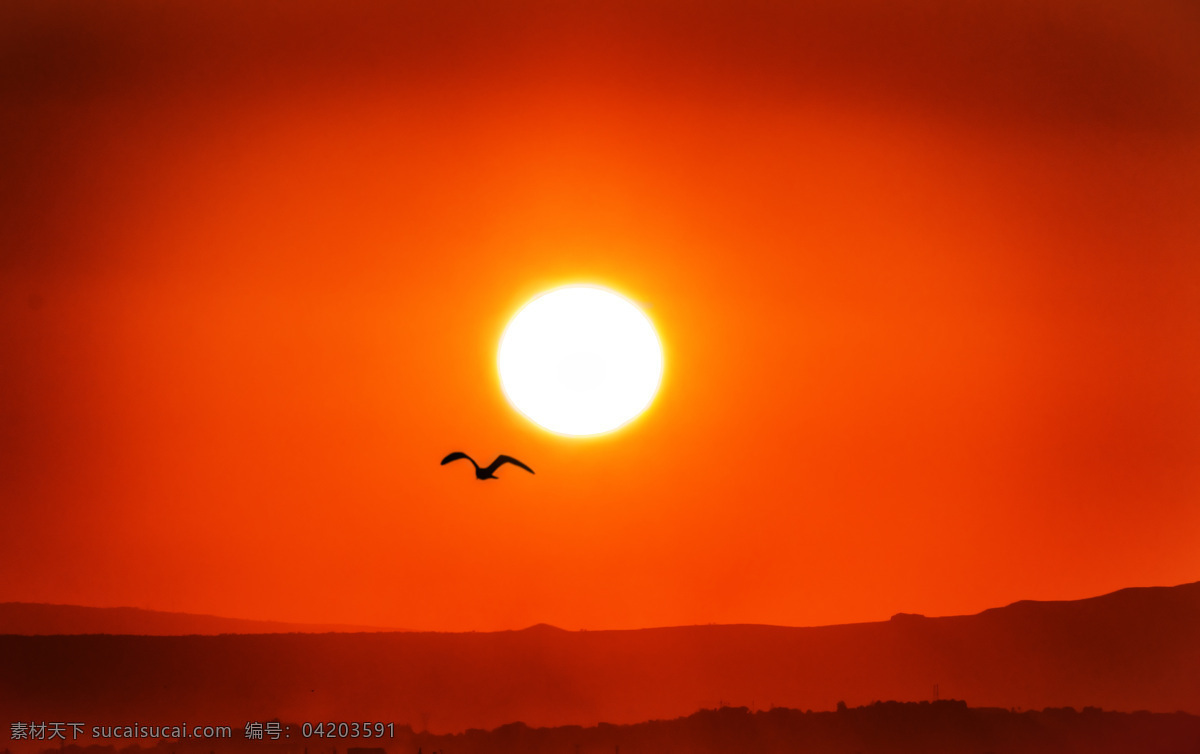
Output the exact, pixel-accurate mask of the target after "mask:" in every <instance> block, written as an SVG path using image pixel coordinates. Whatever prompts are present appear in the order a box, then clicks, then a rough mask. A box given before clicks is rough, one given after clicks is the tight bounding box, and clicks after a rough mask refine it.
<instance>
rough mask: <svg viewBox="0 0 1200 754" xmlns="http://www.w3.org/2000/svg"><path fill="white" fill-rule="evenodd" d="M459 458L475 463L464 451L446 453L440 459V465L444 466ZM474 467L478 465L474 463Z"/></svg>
mask: <svg viewBox="0 0 1200 754" xmlns="http://www.w3.org/2000/svg"><path fill="white" fill-rule="evenodd" d="M460 458H465V459H467V460H468V461H470V462H471V463H473V464H474V463H475V460H474V459H473V458H471V456H469V455H467V454H466V453H451V454H450V455H448V456H446V457H445V458H443V459H442V465H443V466H445V465H446V464H448V463H450V462H451V461H457V460H458V459H460ZM475 468H479V465H478V464H475Z"/></svg>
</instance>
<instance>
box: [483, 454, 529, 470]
mask: <svg viewBox="0 0 1200 754" xmlns="http://www.w3.org/2000/svg"><path fill="white" fill-rule="evenodd" d="M506 463H511V464H512V465H513V466H520V467H521V468H523V469H525V470H526V471H528V472H529V473H530V474H532V473H533V469H531V468H529V467H528V466H526V465H525V464H523V463H521V462H520V461H518V460H517V459H515V458H513V457H512V456H496V460H494V461H492V465H491V466H489V467H488V471H495V470H496V469H498V468H500V467H501V466H503V465H504V464H506Z"/></svg>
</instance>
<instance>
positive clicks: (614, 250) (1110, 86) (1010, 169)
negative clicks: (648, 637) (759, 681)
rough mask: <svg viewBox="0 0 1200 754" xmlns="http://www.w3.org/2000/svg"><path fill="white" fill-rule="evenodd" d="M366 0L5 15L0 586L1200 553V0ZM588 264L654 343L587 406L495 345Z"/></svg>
mask: <svg viewBox="0 0 1200 754" xmlns="http://www.w3.org/2000/svg"><path fill="white" fill-rule="evenodd" d="M353 5H354V6H355V7H354V8H348V7H345V6H346V4H336V3H333V2H307V3H293V2H282V0H280V1H279V2H274V3H257V4H254V7H253V9H252V10H251V9H248V8H247V7H245V6H244V4H241V3H233V2H200V0H194V1H192V2H185V3H179V4H170V5H163V4H161V3H157V2H149V1H145V2H131V1H130V2H116V3H105V4H99V5H97V4H86V3H79V4H62V3H56V4H45V3H41V2H34V1H33V0H29V1H27V2H26V1H24V0H22V1H21V2H17V3H8V4H6V5H5V7H4V8H3V10H2V11H0V14H2V16H3V18H2V19H0V59H2V63H0V111H2V112H3V116H2V117H0V343H2V344H3V358H2V359H0V601H5V600H21V601H45V602H65V603H77V604H84V605H99V606H114V605H132V606H140V607H147V608H155V609H162V610H179V611H189V612H204V613H216V614H222V615H229V616H236V617H245V618H263V619H277V620H294V621H308V622H323V623H329V622H339V623H357V624H378V625H391V626H402V627H409V628H419V629H438V630H442V629H445V630H469V629H479V630H486V629H499V628H513V627H522V626H526V625H529V624H532V623H536V622H547V623H553V624H555V625H559V626H562V627H565V628H580V627H582V628H614V627H642V626H656V625H672V624H691V623H707V622H719V623H730V622H755V623H758V622H761V623H776V624H792V625H808V624H821V623H836V622H850V621H860V620H879V619H886V618H887V617H888V616H889V615H891V614H892V613H894V612H898V611H901V610H903V611H908V612H922V613H927V614H952V613H963V612H974V611H978V610H980V609H983V608H986V607H990V606H994V605H999V604H1004V603H1007V602H1011V601H1014V600H1017V599H1022V598H1034V599H1054V598H1075V597H1083V596H1089V595H1093V594H1099V593H1102V592H1106V591H1110V590H1113V589H1116V588H1120V587H1124V586H1130V585H1149V584H1174V583H1180V582H1185V581H1194V580H1196V579H1197V578H1200V546H1198V544H1200V505H1198V504H1197V500H1198V496H1200V463H1197V458H1198V455H1197V454H1198V453H1200V350H1198V347H1197V343H1200V243H1198V242H1200V212H1197V207H1200V47H1197V46H1196V45H1195V44H1194V40H1195V39H1197V38H1200V13H1198V12H1197V11H1196V10H1195V9H1194V8H1192V7H1191V6H1189V5H1188V4H1186V3H1156V4H1131V3H1127V2H1123V1H1117V0H1112V1H1111V2H1103V3H1095V2H1083V1H1082V0H1079V1H1077V2H1076V1H1066V0H1064V1H1059V2H1049V3H1012V2H1001V1H1000V0H995V2H989V3H984V4H977V3H971V4H965V5H964V4H963V3H959V2H952V1H951V0H944V1H942V2H932V1H930V0H921V2H918V3H916V4H906V7H905V8H904V9H900V8H895V7H892V4H890V3H884V2H881V1H878V0H875V1H868V0H855V1H854V2H850V3H846V2H840V1H837V2H835V1H834V0H816V1H814V2H798V3H790V2H789V3H782V2H780V3H771V2H750V3H745V2H736V3H735V2H716V3H704V4H698V3H692V2H683V1H682V0H680V1H679V2H652V3H635V2H631V1H630V2H605V3H600V2H594V3H593V2H585V3H581V4H574V3H570V4H568V3H556V2H524V3H513V2H503V3H501V2H493V3H482V4H480V3H473V2H472V3H467V2H457V1H452V2H411V3H399V4H398V3H384V2H378V3H362V4H353ZM1134 5H1137V6H1138V7H1136V8H1135V7H1133V6H1134ZM567 282H591V283H599V284H603V285H607V286H610V287H612V288H614V289H616V290H618V291H620V292H621V293H623V294H625V295H627V296H628V297H630V298H631V299H633V300H635V301H638V302H640V303H642V305H643V306H644V307H645V310H646V312H647V314H648V315H649V316H650V317H651V318H652V319H653V321H654V323H655V325H656V327H657V328H658V330H659V333H660V335H661V337H662V339H663V342H664V346H665V349H666V373H665V377H664V383H663V386H662V389H661V392H660V393H659V397H658V399H657V401H656V402H655V404H654V405H653V407H652V408H651V410H650V411H648V412H647V413H646V414H644V415H643V416H642V417H641V418H640V419H638V420H637V421H636V422H634V423H633V424H631V425H629V426H628V427H626V428H625V429H623V430H621V431H619V432H616V433H614V434H611V435H607V436H603V437H600V438H593V439H565V438H561V437H558V436H554V435H551V434H548V433H546V432H544V431H542V430H540V429H538V428H537V427H535V426H533V425H532V424H530V423H528V422H527V421H526V420H525V419H523V418H522V417H521V416H520V415H519V414H517V413H516V412H515V411H514V410H513V409H512V408H510V407H509V405H508V404H507V403H506V401H505V399H504V397H503V394H502V392H501V390H500V386H499V383H498V379H497V375H496V370H495V351H496V347H497V344H498V340H499V336H500V333H501V332H502V330H503V327H504V325H505V323H506V321H507V319H508V317H510V316H511V315H512V314H513V313H514V312H515V311H516V310H517V309H518V308H519V307H520V306H521V305H522V304H523V303H525V302H526V301H527V300H528V299H529V298H531V297H532V296H534V295H535V294H537V293H539V292H541V291H543V290H546V289H548V288H551V287H553V286H556V285H559V284H562V283H567ZM451 450H464V451H466V452H468V453H471V454H473V455H475V456H476V457H477V458H478V457H482V458H485V459H490V458H491V457H492V456H494V455H495V454H496V453H510V454H512V455H515V456H517V457H518V458H521V459H522V460H525V461H526V462H527V463H529V464H530V465H531V466H533V467H534V468H535V469H536V470H537V475H536V476H535V477H530V476H528V475H526V474H524V473H523V472H514V471H512V470H510V471H509V473H507V474H503V473H502V476H504V478H503V480H502V481H500V482H489V483H486V484H481V483H478V482H476V481H475V480H474V479H472V478H471V477H470V473H469V469H465V468H461V467H457V466H451V467H448V468H441V467H439V466H438V463H437V462H438V460H439V459H440V458H441V457H442V456H443V455H444V454H445V453H447V452H449V451H451Z"/></svg>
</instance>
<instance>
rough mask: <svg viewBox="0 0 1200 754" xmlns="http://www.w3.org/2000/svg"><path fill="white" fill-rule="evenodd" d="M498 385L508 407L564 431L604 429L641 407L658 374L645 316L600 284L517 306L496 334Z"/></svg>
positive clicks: (657, 354)
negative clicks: (498, 338) (506, 322)
mask: <svg viewBox="0 0 1200 754" xmlns="http://www.w3.org/2000/svg"><path fill="white" fill-rule="evenodd" d="M498 365H499V368H500V384H501V386H502V387H503V388H504V394H505V395H506V396H507V397H508V400H509V401H510V402H511V403H512V404H513V406H514V407H515V408H516V409H517V410H518V411H520V412H521V413H522V414H524V415H525V416H527V417H528V418H529V419H531V420H533V421H534V422H535V423H537V424H539V425H541V426H542V427H545V428H546V429H548V430H550V431H551V432H557V433H559V434H563V435H595V434H600V433H602V432H609V431H611V430H614V429H617V428H618V427H620V426H622V425H624V424H626V423H627V422H629V421H631V420H632V419H634V418H635V417H636V416H637V415H638V414H640V413H642V411H644V410H645V409H646V408H647V407H648V406H649V405H650V402H651V401H652V400H654V395H655V393H657V392H658V385H659V382H660V381H661V380H662V369H663V354H662V345H661V344H660V343H659V340H658V335H657V334H656V333H655V331H654V326H653V325H652V324H651V323H650V320H649V318H647V317H646V315H645V314H643V313H642V310H641V309H639V308H638V307H637V306H635V305H634V304H633V303H632V302H631V301H629V300H628V299H626V298H624V297H623V296H620V295H618V294H616V293H613V292H612V291H610V290H607V289H604V288H598V287H593V286H568V287H565V288H556V289H555V290H552V291H550V292H548V293H545V294H542V295H541V296H539V297H537V298H535V299H534V300H533V301H531V302H529V303H528V304H526V305H525V307H524V308H522V309H521V311H519V312H517V314H516V316H514V317H513V318H512V321H510V322H509V323H508V327H507V328H506V329H505V330H504V336H503V337H502V338H501V339H500V353H499V356H498Z"/></svg>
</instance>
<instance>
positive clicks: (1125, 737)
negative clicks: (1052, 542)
mask: <svg viewBox="0 0 1200 754" xmlns="http://www.w3.org/2000/svg"><path fill="white" fill-rule="evenodd" d="M288 727H289V729H290V730H291V731H292V738H291V739H289V740H286V741H282V740H281V741H278V742H276V741H249V740H246V739H245V737H244V732H243V731H241V730H236V729H235V731H234V738H233V739H232V740H231V741H228V742H215V741H205V742H201V741H196V742H180V741H165V742H161V743H159V744H158V745H157V746H154V747H152V748H138V747H136V746H130V747H126V748H123V749H116V748H114V747H112V746H104V747H102V746H97V745H91V746H86V747H80V746H77V745H68V746H65V747H63V748H59V747H54V748H44V749H41V751H44V752H45V754H50V753H51V752H57V753H58V754H101V753H102V752H108V753H112V752H127V753H128V754H133V752H142V753H143V754H166V753H167V752H175V753H176V754H201V753H203V752H247V753H249V752H255V753H256V754H292V753H293V752H295V753H297V754H299V753H300V752H308V754H332V752H338V753H339V754H368V753H370V754H379V752H387V753H388V754H394V753H397V752H405V753H411V754H416V753H417V752H422V753H423V754H435V753H436V754H484V753H485V752H486V753H487V754H600V753H601V752H612V753H613V754H642V753H646V754H649V753H651V752H654V753H656V754H668V753H671V752H679V753H681V754H682V753H683V752H696V753H702V754H707V753H710V752H711V753H712V754H717V753H718V752H719V753H721V754H726V753H730V754H732V753H733V752H738V753H741V752H751V753H753V754H773V753H775V752H780V753H782V752H788V754H795V753H797V752H808V753H810V754H835V753H836V754H852V753H854V752H860V753H861V754H874V753H889V754H890V753H896V754H900V753H905V754H907V753H908V752H912V753H913V754H916V753H917V752H920V753H922V754H933V753H937V754H942V753H944V754H959V753H962V754H967V753H968V752H970V753H972V754H983V753H984V752H993V753H994V754H1034V753H1037V754H1041V753H1043V752H1045V753H1046V754H1049V753H1051V752H1053V753H1055V754H1071V753H1074V752H1079V753H1081V754H1082V753H1083V752H1087V753H1089V754H1110V753H1111V754H1117V753H1118V752H1119V753H1121V754H1125V753H1129V754H1197V753H1200V717H1197V716H1195V715H1190V714H1185V713H1182V712H1178V713H1150V712H1132V713H1127V712H1106V711H1102V710H1099V709H1096V708H1093V707H1087V708H1085V709H1084V710H1083V711H1076V710H1074V709H1072V708H1070V707H1066V708H1058V709H1053V708H1050V709H1044V710H1041V711H1026V712H1017V711H1013V710H1005V709H996V708H968V707H967V705H966V703H965V702H961V701H952V700H950V701H939V702H876V703H874V704H870V705H866V706H863V707H857V708H848V709H846V708H839V710H838V711H836V712H811V711H810V712H802V711H799V710H792V709H784V708H776V709H772V710H770V711H758V712H751V711H749V710H748V709H746V708H745V707H723V708H720V709H715V710H701V711H700V712H697V713H695V714H693V715H690V716H688V717H683V718H679V719H676V720H655V721H651V722H645V723H639V724H636V725H608V724H604V723H601V724H600V725H598V726H595V727H588V728H584V727H580V726H562V727H557V728H530V727H528V726H526V725H524V724H522V723H512V724H510V725H504V726H501V727H499V728H497V729H495V730H491V731H482V730H468V731H467V732H466V733H461V734H456V735H433V734H428V733H413V732H412V730H411V729H409V728H408V727H407V726H404V727H399V728H396V731H395V732H396V735H395V738H391V739H387V740H384V741H373V742H372V741H360V740H347V739H343V740H330V739H324V740H321V739H307V740H305V739H303V738H300V739H298V738H297V736H296V731H298V730H299V726H297V725H296V724H290V725H289V726H288ZM22 750H23V749H19V750H18V751H22Z"/></svg>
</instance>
